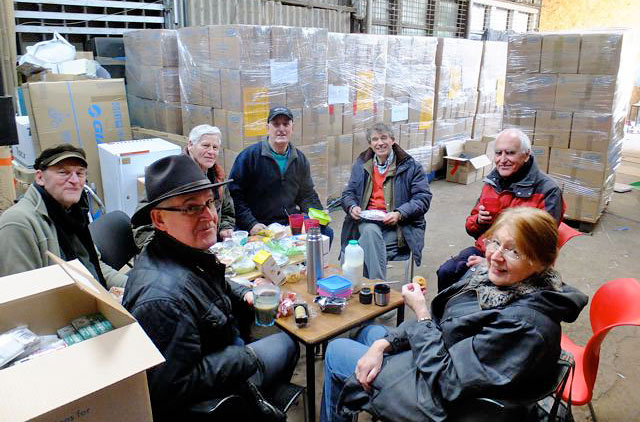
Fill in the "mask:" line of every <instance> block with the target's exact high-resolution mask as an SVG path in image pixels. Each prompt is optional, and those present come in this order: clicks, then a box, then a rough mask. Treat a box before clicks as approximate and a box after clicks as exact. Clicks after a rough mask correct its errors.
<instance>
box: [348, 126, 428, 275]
mask: <svg viewBox="0 0 640 422" xmlns="http://www.w3.org/2000/svg"><path fill="white" fill-rule="evenodd" d="M367 141H368V143H369V148H367V149H366V150H365V151H363V152H362V154H360V155H359V156H358V158H357V160H356V162H355V163H354V164H353V168H352V169H351V178H350V179H349V184H348V185H347V188H346V189H345V191H344V192H343V193H342V208H343V209H344V211H345V212H346V213H347V215H346V217H345V220H344V224H343V226H342V238H341V244H342V248H343V250H344V248H345V246H346V244H347V243H348V241H349V240H351V239H357V240H358V241H359V243H360V245H361V246H362V248H363V249H364V265H365V274H364V275H365V276H366V277H368V278H371V279H382V280H386V278H387V261H388V260H393V259H398V258H399V257H401V256H402V255H403V252H404V251H407V249H408V250H410V251H411V252H413V259H414V260H415V262H416V264H417V265H420V261H421V257H422V247H423V246H424V231H425V220H424V215H425V214H426V213H427V211H428V210H429V205H430V203H431V191H430V190H429V182H428V180H427V178H426V176H425V174H424V170H423V169H422V166H421V165H420V164H419V163H418V162H417V161H415V160H414V159H413V157H411V156H410V155H409V154H407V153H406V152H405V151H404V150H403V149H402V148H400V146H398V145H397V144H396V142H395V138H394V136H393V131H392V130H391V128H390V127H388V126H387V125H385V124H383V123H376V124H375V125H373V126H372V127H371V128H369V129H368V130H367ZM365 211H367V212H368V213H370V214H373V212H376V213H377V214H378V215H381V216H382V215H384V217H383V219H380V220H379V221H375V220H372V219H371V218H372V217H369V216H368V215H367V212H365ZM367 217H368V218H367ZM405 255H409V253H408V252H406V254H405ZM406 258H408V256H407V257H406ZM398 260H399V259H398Z"/></svg>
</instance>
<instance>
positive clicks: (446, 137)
mask: <svg viewBox="0 0 640 422" xmlns="http://www.w3.org/2000/svg"><path fill="white" fill-rule="evenodd" d="M482 51H483V48H482V45H481V43H480V42H478V41H472V40H466V39H459V38H439V39H438V51H437V53H436V66H437V71H436V75H437V76H436V106H435V123H434V132H433V144H434V147H435V148H434V150H433V159H432V169H433V170H440V169H441V168H442V165H443V155H444V146H445V144H446V143H447V142H450V141H454V140H460V139H469V138H470V137H471V132H472V130H473V120H474V116H475V114H476V107H477V102H478V79H479V75H480V62H481V60H482Z"/></svg>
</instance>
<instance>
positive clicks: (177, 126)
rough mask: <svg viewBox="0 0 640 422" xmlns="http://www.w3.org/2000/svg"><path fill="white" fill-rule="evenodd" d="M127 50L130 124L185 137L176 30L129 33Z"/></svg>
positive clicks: (127, 35)
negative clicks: (183, 134)
mask: <svg viewBox="0 0 640 422" xmlns="http://www.w3.org/2000/svg"><path fill="white" fill-rule="evenodd" d="M124 48H125V52H126V55H127V61H126V75H127V100H128V102H129V110H130V114H131V123H132V124H133V125H134V126H140V127H144V128H147V129H154V130H159V131H163V132H169V133H177V134H182V116H181V108H180V82H179V78H178V41H177V36H176V31H172V30H165V29H147V30H142V31H132V32H127V33H125V34H124Z"/></svg>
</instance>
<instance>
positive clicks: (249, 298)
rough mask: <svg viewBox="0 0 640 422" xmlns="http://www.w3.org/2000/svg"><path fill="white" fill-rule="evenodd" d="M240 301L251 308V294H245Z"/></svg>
mask: <svg viewBox="0 0 640 422" xmlns="http://www.w3.org/2000/svg"><path fill="white" fill-rule="evenodd" d="M242 299H243V300H244V301H245V302H247V305H249V306H253V292H247V293H245V294H244V297H243V298H242Z"/></svg>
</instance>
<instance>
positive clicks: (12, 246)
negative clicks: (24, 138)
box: [0, 144, 127, 288]
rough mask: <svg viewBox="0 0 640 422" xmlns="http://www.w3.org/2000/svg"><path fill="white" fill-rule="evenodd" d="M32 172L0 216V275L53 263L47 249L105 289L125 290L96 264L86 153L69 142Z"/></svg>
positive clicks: (119, 277) (45, 155) (121, 277)
mask: <svg viewBox="0 0 640 422" xmlns="http://www.w3.org/2000/svg"><path fill="white" fill-rule="evenodd" d="M34 168H35V170H36V174H35V181H34V183H33V184H32V185H31V186H29V189H27V192H26V193H25V194H24V197H23V198H22V199H20V201H18V203H17V204H15V205H14V206H12V207H11V208H9V209H8V210H6V211H5V212H4V213H3V214H2V215H1V216H0V251H2V252H1V253H0V276H5V275H10V274H16V273H20V272H23V271H29V270H34V269H36V268H42V267H46V266H48V265H53V264H54V262H53V261H50V260H49V257H48V256H47V250H48V251H51V252H52V253H53V254H55V255H57V256H60V257H62V258H63V259H65V260H67V261H69V260H72V259H76V258H77V259H79V260H80V262H82V264H83V265H84V266H85V267H87V269H88V270H89V271H90V272H91V274H92V275H93V277H94V278H95V279H96V280H98V281H100V283H101V284H102V285H103V286H104V287H106V288H110V287H112V286H119V287H122V286H124V285H125V283H126V281H127V276H126V275H125V274H120V273H118V272H117V271H116V270H114V269H113V268H111V267H110V266H108V265H107V264H105V263H104V262H102V261H101V260H100V255H99V253H98V252H97V250H96V247H95V245H94V244H93V240H92V239H91V233H90V232H89V215H88V212H89V202H88V198H87V194H86V192H85V191H84V183H85V181H86V180H87V158H86V155H85V152H84V150H82V149H81V148H76V147H74V146H73V145H69V144H61V145H57V146H55V147H52V148H48V149H45V150H44V151H42V153H41V154H40V156H39V157H38V158H37V159H36V161H35V164H34Z"/></svg>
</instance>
